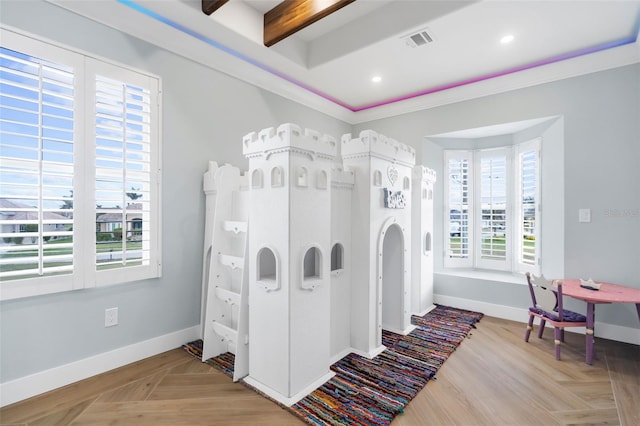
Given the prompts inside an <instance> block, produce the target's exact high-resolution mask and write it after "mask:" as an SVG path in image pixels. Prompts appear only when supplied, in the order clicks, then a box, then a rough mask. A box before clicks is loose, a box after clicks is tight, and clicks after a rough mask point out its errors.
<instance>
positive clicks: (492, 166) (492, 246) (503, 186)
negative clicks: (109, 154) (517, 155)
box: [475, 149, 511, 269]
mask: <svg viewBox="0 0 640 426" xmlns="http://www.w3.org/2000/svg"><path fill="white" fill-rule="evenodd" d="M477 156H478V161H479V163H480V166H479V175H478V176H477V179H478V180H479V182H480V185H479V196H478V197H479V201H480V208H479V209H478V210H479V212H478V216H477V217H476V221H475V223H476V224H477V225H476V228H477V233H478V234H479V240H478V241H477V244H478V245H479V250H478V255H479V256H478V258H477V259H476V264H477V266H478V267H481V268H488V269H509V268H510V267H511V264H510V260H511V256H510V255H509V254H510V253H509V250H508V247H509V244H508V240H509V238H510V233H511V230H510V229H509V226H508V225H509V222H510V221H508V220H507V219H508V215H509V214H510V212H509V209H508V207H509V204H508V199H507V194H508V188H509V182H508V179H509V178H510V175H511V173H509V169H510V168H509V152H508V150H507V149H496V150H487V151H481V152H479V153H478V155H477Z"/></svg>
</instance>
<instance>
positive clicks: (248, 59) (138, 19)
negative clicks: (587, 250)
mask: <svg viewBox="0 0 640 426" xmlns="http://www.w3.org/2000/svg"><path fill="white" fill-rule="evenodd" d="M48 1H50V2H51V3H54V4H58V5H61V6H63V7H65V8H68V9H70V10H72V11H74V12H76V13H79V14H81V15H84V16H87V17H89V18H91V19H94V20H96V21H99V22H102V23H104V24H106V25H109V26H112V27H114V28H116V29H119V30H121V31H124V32H127V33H130V34H132V35H134V36H137V37H140V38H142V39H144V40H146V41H149V42H151V43H155V44H157V45H159V46H162V47H164V48H166V49H169V50H171V51H174V52H175V53H178V54H181V55H183V56H185V57H188V58H191V59H193V60H195V61H198V62H201V63H203V64H206V65H208V66H210V67H212V68H215V69H218V70H220V71H222V72H225V73H228V74H230V75H232V76H234V77H237V78H240V79H243V80H246V81H248V82H250V83H252V84H255V85H257V86H259V87H263V88H265V89H267V90H271V91H273V92H275V93H278V94H280V95H282V96H285V97H287V98H290V99H293V100H295V101H297V102H301V103H303V104H305V105H308V106H311V107H313V108H315V109H318V110H320V111H323V112H325V113H327V114H330V115H332V116H335V117H337V118H340V119H343V120H345V121H348V122H351V123H356V122H361V121H367V120H371V119H376V118H382V117H385V116H390V115H394V114H398V113H402V112H407V111H411V110H416V109H419V108H424V107H429V106H434V105H441V104H445V103H449V102H456V101H460V100H464V99H469V98H473V97H477V96H483V95H486V94H489V93H496V92H500V91H505V90H512V89H515V88H518V87H524V86H529V85H533V84H539V83H542V82H546V81H550V80H554V79H560V78H566V77H570V76H573V75H580V74H584V73H588V72H594V71H598V70H602V69H607V68H612V67H617V66H622V65H626V64H629V63H636V62H640V43H639V42H638V28H639V26H640V0H628V1H617V0H602V1H598V0H588V1H583V0H561V1H555V0H543V1H524V0H510V1H495V0H484V1H473V2H470V1H451V0H446V1H436V0H356V1H355V2H354V3H351V4H349V5H347V6H346V7H344V8H343V9H341V10H339V11H337V12H335V13H333V14H331V15H329V16H328V17H326V18H324V19H322V20H320V21H318V22H316V23H315V24H313V25H311V26H309V27H307V28H305V29H303V30H302V31H300V32H298V33H296V34H295V35H293V36H291V37H289V38H287V39H285V40H283V41H281V42H279V43H277V44H276V45H274V46H273V47H271V48H267V47H265V46H264V45H263V44H262V22H263V21H262V19H263V17H262V15H263V13H264V12H265V11H267V10H269V9H271V8H272V7H274V6H275V5H276V4H278V3H279V0H231V1H229V2H228V3H227V4H225V5H224V6H222V7H221V8H220V9H218V10H217V11H216V12H214V13H213V14H212V15H211V16H207V15H205V14H204V13H202V11H201V0H182V1H178V0H163V1H159V0H109V1H99V2H96V1H75V0H48ZM424 28H427V29H428V31H429V32H430V33H431V34H432V35H433V36H434V38H435V41H434V42H433V43H430V44H426V45H424V46H420V47H415V48H412V47H409V46H408V45H407V44H406V41H405V40H404V38H403V36H406V35H408V34H411V33H413V32H414V31H417V30H422V29H424ZM507 34H512V35H513V36H514V37H515V39H514V41H513V42H511V43H509V44H506V45H503V44H501V43H500V39H501V38H502V37H503V36H504V35H507ZM374 75H379V76H380V77H381V78H382V81H381V82H380V83H373V82H372V81H371V77H372V76H374Z"/></svg>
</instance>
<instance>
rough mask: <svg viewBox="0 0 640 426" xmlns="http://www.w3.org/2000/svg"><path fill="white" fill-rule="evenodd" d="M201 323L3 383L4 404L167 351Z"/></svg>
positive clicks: (0, 397) (0, 398)
mask: <svg viewBox="0 0 640 426" xmlns="http://www.w3.org/2000/svg"><path fill="white" fill-rule="evenodd" d="M200 332H201V331H200V326H199V325H197V326H194V327H191V328H185V329H184V330H180V331H176V332H174V333H170V334H165V335H164V336H159V337H155V338H153V339H149V340H145V341H143V342H139V343H135V344H133V345H129V346H125V347H122V348H118V349H114V350H112V351H109V352H104V353H101V354H99V355H95V356H92V357H89V358H85V359H81V360H78V361H74V362H72V363H69V364H65V365H61V366H59V367H55V368H51V369H49V370H45V371H41V372H38V373H34V374H31V375H29V376H25V377H20V378H19V379H15V380H11V381H9V382H5V383H1V384H0V407H4V406H5V405H9V404H13V403H15V402H18V401H22V400H24V399H27V398H31V397H33V396H36V395H40V394H41V393H44V392H48V391H50V390H53V389H57V388H59V387H62V386H66V385H68V384H71V383H74V382H77V381H79V380H83V379H87V378H89V377H92V376H95V375H97V374H101V373H104V372H106V371H109V370H113V369H114V368H118V367H122V366H124V365H127V364H131V363H132V362H136V361H140V360H141V359H144V358H149V357H151V356H154V355H157V354H160V353H162V352H166V351H168V350H171V349H175V348H178V347H180V346H181V345H183V344H185V343H187V342H190V341H192V340H196V339H198V338H199V336H200Z"/></svg>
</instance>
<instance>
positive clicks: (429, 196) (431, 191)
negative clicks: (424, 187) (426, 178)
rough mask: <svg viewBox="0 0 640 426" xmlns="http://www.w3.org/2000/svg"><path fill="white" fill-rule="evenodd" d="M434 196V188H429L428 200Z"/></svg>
mask: <svg viewBox="0 0 640 426" xmlns="http://www.w3.org/2000/svg"><path fill="white" fill-rule="evenodd" d="M432 198H433V190H432V189H430V190H429V195H428V196H427V200H430V199H432Z"/></svg>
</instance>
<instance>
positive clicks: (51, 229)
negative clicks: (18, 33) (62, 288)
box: [0, 48, 74, 281]
mask: <svg viewBox="0 0 640 426" xmlns="http://www.w3.org/2000/svg"><path fill="white" fill-rule="evenodd" d="M73 83H74V73H73V69H72V68H69V67H66V66H63V65H59V64H52V63H50V62H47V61H44V60H42V59H39V58H35V57H31V56H28V55H25V54H22V53H19V52H15V51H13V50H10V49H6V48H0V99H2V103H1V107H0V183H1V184H2V185H1V187H0V267H1V268H0V270H1V272H0V280H3V281H4V280H13V279H18V278H29V277H37V276H45V275H55V274H70V273H72V272H73V152H74V148H73V143H74V122H73V118H74V117H73V96H74V86H73ZM60 97H62V98H63V99H64V102H59V103H58V104H57V105H56V106H55V107H49V106H48V105H47V104H46V102H47V101H46V99H47V98H54V99H55V98H60ZM45 135H49V138H48V139H45Z"/></svg>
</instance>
